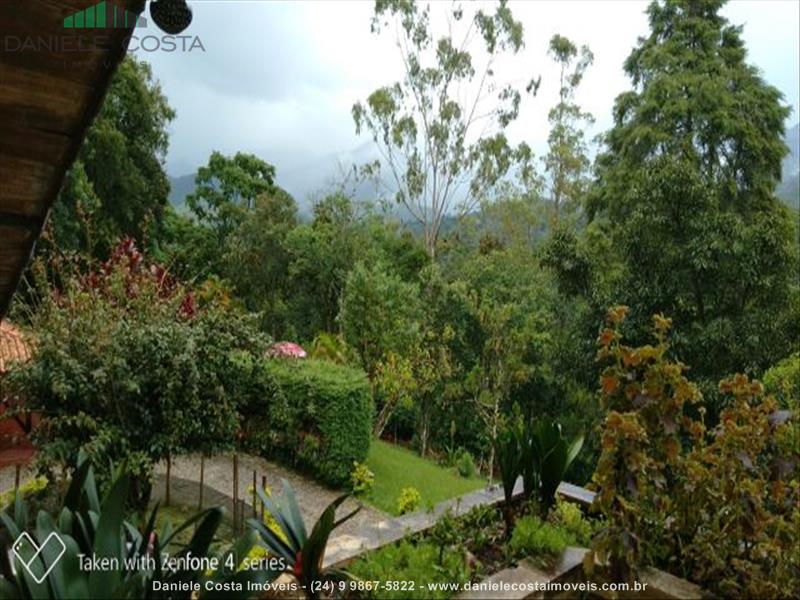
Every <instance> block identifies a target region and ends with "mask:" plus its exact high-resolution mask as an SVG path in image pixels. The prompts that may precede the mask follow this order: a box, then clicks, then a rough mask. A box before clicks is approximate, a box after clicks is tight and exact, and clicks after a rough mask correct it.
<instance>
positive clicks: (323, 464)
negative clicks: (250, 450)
mask: <svg viewBox="0 0 800 600" xmlns="http://www.w3.org/2000/svg"><path fill="white" fill-rule="evenodd" d="M264 364H265V369H266V370H267V372H268V373H269V374H270V375H271V376H272V378H274V380H275V381H276V383H277V385H278V387H279V388H280V394H276V395H274V396H273V397H272V398H271V399H270V402H269V406H268V407H267V419H266V421H267V422H266V423H264V422H263V421H261V420H260V419H254V420H251V421H252V422H251V423H250V424H249V426H248V438H249V441H250V442H251V443H252V442H256V443H257V444H258V445H259V446H261V449H262V450H264V451H266V452H267V453H268V455H271V456H276V455H277V456H279V457H280V458H283V459H284V460H287V461H289V462H290V463H292V464H293V465H295V466H299V467H301V468H303V469H305V470H307V471H310V472H311V473H312V474H313V475H314V476H315V477H316V478H317V479H319V480H321V481H324V482H326V483H329V484H331V485H335V486H345V485H348V484H349V480H350V472H351V471H352V470H353V462H354V461H358V462H364V461H365V460H366V458H367V453H368V452H369V444H370V439H371V437H372V417H373V412H374V407H373V404H372V396H371V394H370V388H369V382H368V380H367V377H366V374H365V373H364V372H363V371H361V370H360V369H353V368H350V367H344V366H341V365H336V364H333V363H330V362H327V361H321V360H311V359H306V360H295V359H272V360H267V361H265V363H264Z"/></svg>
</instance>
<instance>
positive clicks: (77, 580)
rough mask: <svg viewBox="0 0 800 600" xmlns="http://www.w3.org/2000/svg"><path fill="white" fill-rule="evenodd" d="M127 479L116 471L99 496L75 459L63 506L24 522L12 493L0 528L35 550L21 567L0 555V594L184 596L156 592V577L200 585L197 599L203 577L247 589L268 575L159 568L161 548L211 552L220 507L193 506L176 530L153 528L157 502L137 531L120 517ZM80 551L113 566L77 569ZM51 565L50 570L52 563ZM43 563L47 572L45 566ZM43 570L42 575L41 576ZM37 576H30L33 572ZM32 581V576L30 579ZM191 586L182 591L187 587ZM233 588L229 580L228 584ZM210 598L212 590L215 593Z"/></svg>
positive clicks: (241, 546)
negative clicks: (182, 538) (182, 540)
mask: <svg viewBox="0 0 800 600" xmlns="http://www.w3.org/2000/svg"><path fill="white" fill-rule="evenodd" d="M129 484H130V481H129V478H128V476H127V475H125V474H123V473H122V472H120V473H118V474H117V476H116V477H115V478H114V480H113V482H112V484H111V487H110V489H109V491H108V494H107V495H106V496H105V498H104V499H103V500H102V502H101V501H100V499H99V496H98V493H97V487H96V484H95V480H94V475H93V472H92V468H91V466H90V464H89V461H87V460H85V457H83V456H81V457H80V458H79V465H78V468H77V469H76V471H75V473H74V475H73V478H72V481H71V482H70V486H69V489H68V490H67V493H66V495H65V497H64V500H63V505H62V508H61V510H60V512H59V514H58V516H57V518H53V516H51V515H50V514H48V513H47V512H45V511H40V512H39V513H38V515H37V517H36V522H35V524H34V525H33V526H32V527H31V526H30V520H29V515H28V508H27V504H26V503H25V501H24V500H23V499H22V497H21V496H19V495H17V498H16V500H15V503H14V514H13V515H9V514H6V513H0V523H2V526H3V528H4V529H5V533H6V534H7V535H8V536H10V538H11V539H12V540H15V539H17V538H19V536H20V534H21V533H22V532H23V531H27V532H28V535H30V536H31V538H32V539H33V540H35V543H36V544H38V545H39V546H40V547H41V548H42V551H41V552H38V553H37V552H35V551H33V550H35V549H28V550H29V551H30V556H29V557H28V560H26V562H27V568H26V567H24V566H23V565H22V563H21V562H20V560H19V558H18V557H17V556H16V555H12V556H7V555H5V553H3V556H0V574H2V577H0V597H3V598H43V599H48V598H54V599H55V598H158V597H165V596H169V597H170V598H181V597H183V598H187V599H188V598H189V597H190V596H191V592H190V591H185V592H174V591H170V592H160V591H155V590H153V586H152V585H151V582H152V581H154V580H158V581H161V582H164V583H166V584H178V583H184V584H192V583H195V582H196V583H200V584H201V585H200V589H201V594H200V595H201V597H202V596H203V595H204V593H205V585H203V583H204V582H205V581H206V580H211V581H214V582H229V583H231V582H239V583H242V584H243V588H244V589H247V585H246V584H247V582H259V583H263V582H264V581H266V580H267V578H268V577H269V573H267V572H263V571H256V570H247V571H238V572H237V571H228V570H225V569H217V570H216V571H214V572H212V573H206V572H205V571H204V570H203V569H202V568H199V567H198V568H196V569H189V568H187V561H182V560H178V561H175V562H174V563H173V565H177V566H178V567H179V568H177V569H163V568H162V567H163V562H162V561H163V556H164V553H165V552H166V550H167V549H168V548H174V547H178V548H179V551H178V552H177V553H176V554H175V555H174V556H173V558H180V557H182V556H188V555H189V554H191V556H193V557H200V558H202V557H207V556H210V555H212V549H211V546H212V543H213V542H215V541H216V539H217V538H216V534H217V531H218V529H219V526H220V524H221V522H222V517H223V514H224V510H223V509H222V508H211V509H208V510H205V511H203V512H200V513H198V514H196V515H194V516H193V517H191V518H190V519H188V520H187V521H185V522H184V523H183V524H181V525H180V526H179V527H178V528H176V529H175V530H172V529H171V527H169V526H167V528H165V530H163V531H162V532H161V533H160V534H159V533H158V532H156V531H155V529H154V524H155V521H156V515H157V512H158V507H157V506H156V507H155V508H154V509H153V511H152V512H151V513H150V515H149V518H148V520H147V523H146V525H145V526H144V528H143V529H141V530H139V529H137V528H136V527H134V526H133V525H131V524H130V523H129V522H127V521H126V520H125V502H126V499H127V498H128V489H129ZM189 527H195V528H196V529H195V532H194V534H193V536H192V538H191V539H190V541H189V543H188V544H186V545H179V544H178V543H177V542H176V539H177V538H176V536H177V535H178V534H180V533H181V532H182V531H184V530H186V529H187V528H189ZM53 534H55V535H56V536H57V538H58V539H60V540H61V542H63V556H59V555H60V552H61V550H62V545H61V544H60V543H57V542H50V543H45V541H46V540H48V538H50V537H51V536H52V535H53ZM256 539H257V538H256V536H255V535H254V534H252V533H251V534H250V535H248V536H245V537H243V538H241V539H240V540H239V541H237V542H236V544H235V545H234V546H233V547H232V548H231V549H229V550H228V551H227V552H226V553H225V554H224V555H223V556H222V557H221V560H220V564H221V565H225V564H228V563H229V562H230V561H229V560H228V556H229V555H233V556H234V557H240V556H243V555H246V554H247V552H248V551H249V550H250V548H251V547H252V546H253V545H254V544H255V542H256ZM80 555H83V556H91V557H96V558H98V559H100V560H107V561H108V562H107V564H108V565H112V566H113V568H108V569H103V570H86V569H81V565H80ZM51 567H52V568H51ZM48 569H50V571H49V572H48ZM45 573H47V575H46V577H45V576H44V575H45ZM34 574H35V575H36V578H34V576H33V575H34ZM37 580H38V581H37ZM191 587H192V586H191V585H187V586H185V588H184V589H187V590H191ZM231 587H232V588H234V589H235V587H236V586H231ZM164 588H165V589H181V588H180V586H178V587H173V586H172V585H167V586H164ZM215 597H217V595H216V594H215Z"/></svg>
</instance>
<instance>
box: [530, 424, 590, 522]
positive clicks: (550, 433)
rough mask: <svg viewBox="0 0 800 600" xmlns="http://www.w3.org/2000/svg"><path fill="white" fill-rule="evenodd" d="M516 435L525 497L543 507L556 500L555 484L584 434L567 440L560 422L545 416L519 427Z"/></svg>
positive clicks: (550, 504)
mask: <svg viewBox="0 0 800 600" xmlns="http://www.w3.org/2000/svg"><path fill="white" fill-rule="evenodd" d="M517 436H518V437H517V443H518V447H519V450H520V458H521V462H520V474H521V475H522V480H523V487H524V494H525V497H527V498H533V497H536V498H537V499H538V500H539V502H540V503H541V505H542V508H543V509H544V510H546V509H547V508H549V507H550V506H552V504H553V502H554V501H555V495H556V490H557V489H558V485H559V484H560V483H561V481H562V479H563V478H564V475H565V474H566V472H567V470H568V469H569V467H570V465H571V464H572V462H573V461H574V460H575V457H576V456H577V455H578V452H580V451H581V448H582V447H583V436H582V435H581V436H578V437H577V438H575V439H574V440H572V441H571V442H567V441H566V440H565V439H564V436H563V433H562V431H561V425H560V424H559V423H556V422H555V421H550V420H546V419H542V420H540V421H539V422H538V423H536V424H535V425H527V424H526V425H525V426H521V427H519V428H518V430H517Z"/></svg>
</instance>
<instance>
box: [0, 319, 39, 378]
mask: <svg viewBox="0 0 800 600" xmlns="http://www.w3.org/2000/svg"><path fill="white" fill-rule="evenodd" d="M30 357H31V349H30V345H29V344H28V342H26V341H25V336H23V334H22V332H21V331H20V330H19V329H18V328H17V327H15V326H14V325H12V324H11V323H8V322H7V321H0V374H2V373H5V372H6V371H7V370H8V368H9V367H10V365H11V364H12V363H14V362H25V361H27V360H28V359H30Z"/></svg>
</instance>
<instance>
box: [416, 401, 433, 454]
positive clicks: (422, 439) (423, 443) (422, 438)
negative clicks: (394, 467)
mask: <svg viewBox="0 0 800 600" xmlns="http://www.w3.org/2000/svg"><path fill="white" fill-rule="evenodd" d="M429 420H430V419H429V415H428V411H427V410H424V411H423V412H422V423H421V428H420V432H419V445H420V449H419V454H420V456H422V457H423V458H424V457H425V456H426V455H427V454H428V421H429Z"/></svg>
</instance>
